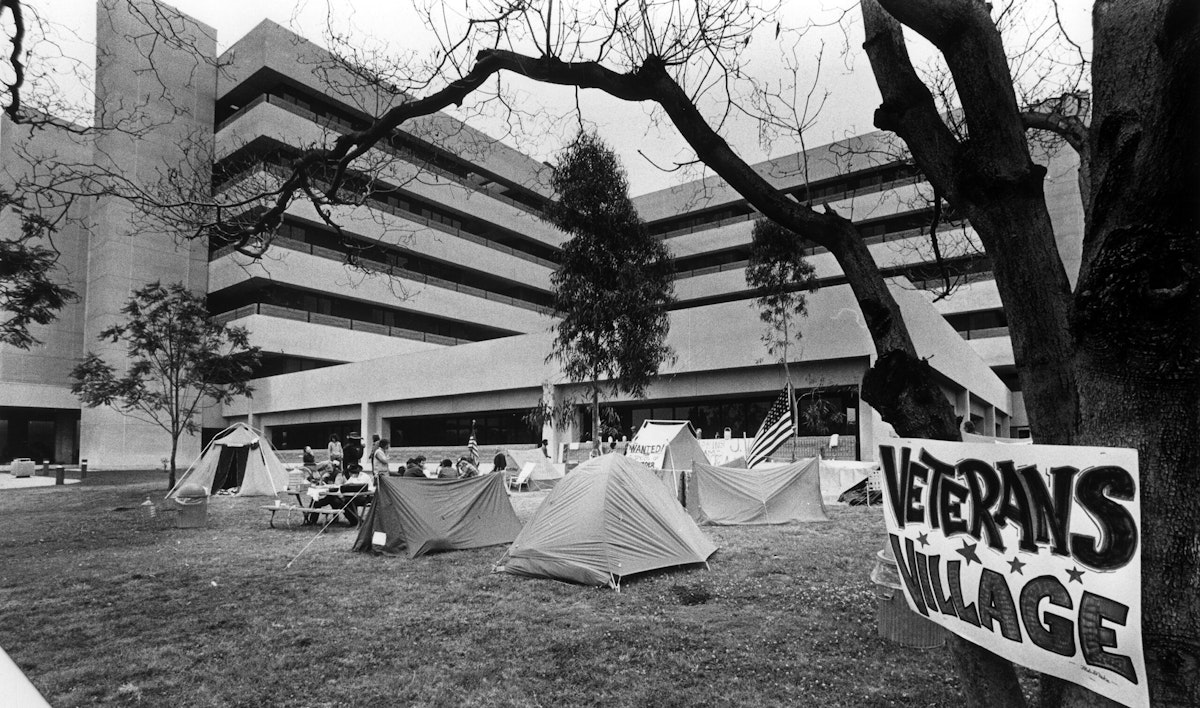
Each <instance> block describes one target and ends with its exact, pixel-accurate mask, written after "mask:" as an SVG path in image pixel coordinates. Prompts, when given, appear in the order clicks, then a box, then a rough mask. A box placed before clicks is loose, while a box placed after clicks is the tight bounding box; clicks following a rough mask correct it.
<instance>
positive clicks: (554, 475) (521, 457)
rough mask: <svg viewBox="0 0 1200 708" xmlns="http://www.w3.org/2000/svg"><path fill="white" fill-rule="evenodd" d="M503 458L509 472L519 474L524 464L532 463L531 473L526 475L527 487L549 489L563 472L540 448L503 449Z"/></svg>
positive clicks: (560, 477)
mask: <svg viewBox="0 0 1200 708" xmlns="http://www.w3.org/2000/svg"><path fill="white" fill-rule="evenodd" d="M504 458H505V460H506V461H507V463H508V464H507V469H508V470H509V473H510V474H513V473H517V474H519V473H520V472H521V471H522V470H524V469H525V466H526V465H533V470H532V473H531V474H530V475H529V476H528V477H527V481H528V483H529V489H531V490H532V489H549V488H550V487H553V486H554V485H555V484H556V483H558V480H560V479H562V477H563V472H562V469H561V468H559V467H555V466H554V463H552V462H551V461H550V460H549V459H548V458H547V457H546V455H545V454H543V453H542V450H541V448H534V449H533V450H505V451H504Z"/></svg>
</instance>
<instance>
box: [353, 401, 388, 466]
mask: <svg viewBox="0 0 1200 708" xmlns="http://www.w3.org/2000/svg"><path fill="white" fill-rule="evenodd" d="M377 413H378V406H376V405H375V404H373V403H368V402H367V401H363V402H362V403H361V404H360V405H359V416H358V418H359V435H361V436H362V441H363V455H364V457H365V456H366V453H368V452H370V451H371V436H372V435H373V434H374V433H372V432H371V430H372V429H376V430H377V429H378V428H379V425H378V422H377V421H376V420H374V418H375V415H376V414H377ZM379 437H383V433H382V432H381V433H379Z"/></svg>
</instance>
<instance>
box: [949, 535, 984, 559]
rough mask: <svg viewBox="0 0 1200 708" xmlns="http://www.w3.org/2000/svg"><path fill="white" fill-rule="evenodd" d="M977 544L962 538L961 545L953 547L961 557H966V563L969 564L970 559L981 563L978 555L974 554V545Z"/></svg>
mask: <svg viewBox="0 0 1200 708" xmlns="http://www.w3.org/2000/svg"><path fill="white" fill-rule="evenodd" d="M978 545H979V544H978V543H967V542H966V541H965V540H964V541H963V547H962V548H956V549H954V552H955V553H957V554H958V555H960V556H962V557H963V558H966V559H967V565H971V561H975V562H976V563H979V564H980V565H983V563H982V562H981V561H980V560H979V556H977V555H975V547H976V546H978Z"/></svg>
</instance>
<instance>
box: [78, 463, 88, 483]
mask: <svg viewBox="0 0 1200 708" xmlns="http://www.w3.org/2000/svg"><path fill="white" fill-rule="evenodd" d="M85 479H87V458H86V457H85V458H83V459H82V460H80V461H79V481H81V482H82V481H83V480H85Z"/></svg>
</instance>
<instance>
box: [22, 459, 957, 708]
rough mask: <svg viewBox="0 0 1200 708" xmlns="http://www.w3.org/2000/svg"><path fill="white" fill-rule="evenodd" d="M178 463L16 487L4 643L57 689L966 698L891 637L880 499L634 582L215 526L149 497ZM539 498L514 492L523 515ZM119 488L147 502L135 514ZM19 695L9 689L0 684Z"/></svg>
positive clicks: (74, 699) (254, 520)
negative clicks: (200, 524)
mask: <svg viewBox="0 0 1200 708" xmlns="http://www.w3.org/2000/svg"><path fill="white" fill-rule="evenodd" d="M164 488H165V480H164V478H163V476H162V475H161V474H154V475H151V474H135V473H96V474H93V475H92V477H91V478H89V479H88V480H87V481H86V482H85V483H83V484H81V485H76V486H73V487H68V488H63V487H58V488H54V487H48V488H40V489H28V490H8V491H5V492H3V493H0V569H2V570H0V646H3V647H4V648H5V649H6V650H7V651H8V652H9V654H10V655H11V656H12V658H13V659H14V660H15V661H16V662H17V664H19V665H20V666H21V668H22V669H23V670H24V671H25V672H26V674H27V675H28V676H29V677H30V679H31V680H32V681H33V683H34V684H35V685H36V686H37V687H38V689H39V690H41V691H42V693H43V695H45V696H46V698H47V699H48V700H49V701H50V703H51V704H52V705H54V706H74V705H105V706H109V705H116V706H121V705H145V706H330V707H333V706H352V705H359V706H408V705H418V706H459V705H476V706H559V705H605V706H614V705H621V706H624V705H643V706H689V707H690V706H762V705H795V706H954V705H959V704H961V703H962V702H963V701H962V698H961V692H960V690H959V687H958V685H957V679H955V678H954V677H953V675H952V673H951V671H950V659H949V656H948V655H947V653H946V652H945V650H941V649H938V650H929V651H919V650H912V649H906V648H903V647H899V646H896V645H893V644H890V643H888V642H885V641H883V640H881V639H879V638H878V637H877V636H876V631H875V630H876V621H875V608H876V602H877V601H876V598H875V595H874V586H873V585H872V584H871V583H870V581H869V580H868V573H869V572H870V569H871V565H872V560H873V556H874V553H875V551H877V550H878V549H879V548H881V547H882V541H883V518H882V512H881V511H880V509H879V508H873V509H863V508H844V507H837V508H833V509H832V510H831V515H832V517H833V522H832V523H828V524H806V525H796V526H776V527H705V532H706V533H707V534H709V536H710V537H711V538H712V539H713V540H714V541H715V542H716V543H717V544H718V546H720V550H718V551H717V553H716V554H715V555H714V556H713V557H712V559H711V564H710V565H711V569H710V570H706V569H704V568H703V567H700V568H689V569H684V570H675V571H670V572H662V573H657V574H649V575H647V576H643V577H640V578H639V577H636V576H635V577H634V578H629V579H626V580H625V582H624V583H623V585H622V591H621V592H620V593H617V592H614V591H612V590H608V589H598V588H587V587H578V586H573V585H566V584H562V583H557V582H553V581H549V580H530V579H525V578H518V577H515V576H510V575H506V574H493V573H492V572H491V568H492V565H493V563H494V562H495V561H496V560H497V559H498V558H499V556H500V554H501V550H502V549H501V548H500V547H494V548H485V549H478V550H472V551H455V552H451V553H442V554H437V555H433V556H426V557H424V558H418V559H416V560H408V559H407V558H403V557H402V558H391V557H376V556H372V555H369V554H360V553H352V552H350V550H349V548H350V545H351V543H352V542H353V539H354V533H355V532H354V530H352V529H349V528H345V527H343V526H340V525H339V526H337V528H334V529H331V530H330V531H329V532H328V533H326V534H324V535H322V536H319V537H316V540H315V541H314V542H313V543H312V545H311V546H310V547H309V548H308V549H307V550H306V551H304V553H303V555H300V558H299V559H298V560H297V561H296V562H295V563H294V564H293V565H292V566H291V567H290V568H289V567H287V565H288V562H289V561H291V560H292V559H293V558H295V557H296V556H297V554H300V553H301V551H302V549H304V548H305V546H306V545H307V544H309V542H310V541H313V539H314V533H313V532H312V530H311V527H299V526H298V527H294V528H277V529H270V528H268V527H267V514H266V512H264V511H262V510H260V509H259V506H260V505H262V504H264V503H265V502H264V500H263V499H261V498H248V499H233V498H228V497H217V498H213V499H212V500H211V503H210V507H209V524H208V527H207V528H206V529H197V530H188V529H175V528H171V527H169V526H167V525H166V524H165V523H163V519H162V517H161V516H160V517H159V518H156V519H148V518H147V517H146V516H145V515H144V514H142V513H141V511H140V510H138V509H136V507H137V506H138V505H139V504H140V503H141V502H142V501H143V500H145V499H146V497H147V495H153V497H154V499H156V500H161V497H162V495H163V493H164V492H165V489H164ZM543 496H544V495H543V494H542V493H534V494H520V495H516V496H514V497H513V499H514V506H515V508H516V509H517V513H518V516H520V517H521V519H522V521H524V520H527V519H528V518H529V516H530V515H531V514H532V513H533V510H534V509H535V508H536V505H537V503H538V501H540V499H541V498H542V497H543ZM120 507H126V508H129V507H134V509H132V510H123V511H116V510H114V509H117V508H120ZM2 702H3V701H2V699H0V703H2Z"/></svg>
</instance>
